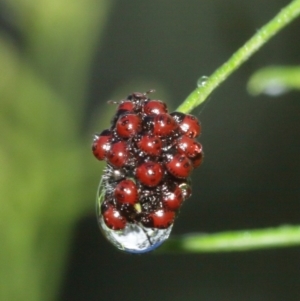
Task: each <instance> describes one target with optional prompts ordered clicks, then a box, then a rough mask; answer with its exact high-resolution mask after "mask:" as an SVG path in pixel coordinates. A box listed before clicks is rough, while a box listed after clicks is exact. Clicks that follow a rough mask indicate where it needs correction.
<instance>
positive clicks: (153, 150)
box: [137, 134, 162, 156]
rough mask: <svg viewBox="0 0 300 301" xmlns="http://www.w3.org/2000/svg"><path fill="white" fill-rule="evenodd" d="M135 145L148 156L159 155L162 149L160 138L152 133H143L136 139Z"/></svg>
mask: <svg viewBox="0 0 300 301" xmlns="http://www.w3.org/2000/svg"><path fill="white" fill-rule="evenodd" d="M137 146H138V148H139V149H141V150H142V151H143V152H144V153H146V154H147V155H150V156H159V155H160V154H161V151H162V142H161V139H160V138H159V137H157V136H155V135H153V134H144V135H142V136H141V137H140V139H139V140H138V141H137Z"/></svg>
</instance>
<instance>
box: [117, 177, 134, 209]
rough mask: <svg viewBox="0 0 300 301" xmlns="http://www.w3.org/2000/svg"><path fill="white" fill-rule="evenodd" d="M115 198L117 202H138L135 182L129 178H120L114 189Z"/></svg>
mask: <svg viewBox="0 0 300 301" xmlns="http://www.w3.org/2000/svg"><path fill="white" fill-rule="evenodd" d="M114 195H115V198H116V200H117V201H118V202H120V203H124V204H131V205H134V204H135V203H137V202H138V190H137V187H136V184H135V183H134V182H133V181H132V180H130V179H126V180H122V181H121V182H119V183H118V184H117V186H116V187H115V190H114Z"/></svg>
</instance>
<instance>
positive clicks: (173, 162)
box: [166, 154, 193, 179]
mask: <svg viewBox="0 0 300 301" xmlns="http://www.w3.org/2000/svg"><path fill="white" fill-rule="evenodd" d="M166 168H167V170H168V172H169V173H170V174H172V175H173V176H174V177H176V178H180V179H185V178H187V177H188V176H189V175H190V173H191V171H192V170H193V165H192V162H191V160H190V159H189V158H188V157H187V156H185V155H183V154H176V155H174V156H172V158H171V159H170V160H169V161H168V162H167V163H166Z"/></svg>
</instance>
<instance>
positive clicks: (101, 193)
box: [96, 178, 173, 254]
mask: <svg viewBox="0 0 300 301" xmlns="http://www.w3.org/2000/svg"><path fill="white" fill-rule="evenodd" d="M103 183H104V180H103V178H102V179H101V181H100V185H99V188H98V192H97V198H96V213H97V221H98V225H99V227H100V230H101V231H102V233H103V235H104V236H105V237H106V239H107V240H108V241H110V242H111V243H112V244H113V245H114V246H115V247H117V248H118V249H120V250H122V251H125V252H129V253H136V254H140V253H146V252H150V251H152V250H154V249H156V248H157V247H159V246H160V245H161V244H162V243H163V242H164V241H165V240H167V239H168V238H169V235H170V233H171V231H172V227H173V224H172V225H171V226H170V227H169V228H167V229H155V228H145V227H144V226H143V225H142V224H141V223H139V222H134V223H130V222H127V224H126V226H125V228H124V229H122V230H118V231H116V230H112V229H110V228H108V227H107V226H106V224H105V222H104V219H103V215H102V213H101V204H102V202H103V201H104V198H105V189H107V190H109V189H110V188H109V187H107V188H105V185H104V184H103Z"/></svg>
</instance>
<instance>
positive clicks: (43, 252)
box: [0, 0, 110, 301]
mask: <svg viewBox="0 0 300 301" xmlns="http://www.w3.org/2000/svg"><path fill="white" fill-rule="evenodd" d="M6 7H7V10H8V12H10V13H11V16H13V19H12V20H13V22H14V25H15V26H16V28H17V29H18V31H19V32H20V34H21V36H22V38H23V48H22V50H20V49H19V48H18V47H17V46H16V45H15V43H14V42H13V41H11V40H10V39H9V38H8V35H6V34H4V33H2V32H0V66H1V73H0V124H1V130H0V133H1V144H0V166H1V168H0V201H1V210H0V239H1V248H0V267H1V268H0V299H1V300H5V301H13V300H14V301H15V300H28V301H34V300H39V301H40V300H43V301H47V300H54V299H55V297H56V294H57V289H58V286H59V283H60V280H61V277H62V276H63V272H62V271H63V264H64V259H65V256H66V251H67V249H68V242H69V240H70V234H71V229H72V226H73V225H74V222H75V221H76V219H77V218H78V216H79V215H80V214H82V213H83V212H84V211H86V210H87V209H89V208H92V207H93V206H94V204H93V202H90V201H89V200H93V197H94V195H93V193H94V190H90V189H89V188H90V187H89V186H88V185H87V182H88V176H93V177H95V178H96V177H97V175H96V172H97V170H95V169H93V168H92V167H91V166H90V161H89V159H90V158H89V156H87V154H86V153H87V151H90V150H89V149H87V145H88V146H89V144H90V143H87V139H86V138H85V137H83V135H82V136H81V135H80V132H82V124H81V122H82V120H83V116H82V115H83V114H82V113H84V105H85V100H86V90H87V82H88V73H89V70H90V63H91V59H92V57H93V52H94V51H95V46H96V42H97V43H98V42H99V41H98V40H97V39H98V38H99V36H100V34H101V30H102V29H103V26H104V24H105V21H106V18H107V15H108V13H109V7H110V4H109V1H105V0H102V1H100V0H99V1H92V0H84V1H83V0H81V1H69V0H54V1H45V0H39V1H36V0H29V1H28V0H26V1H25V0H11V1H7V3H6ZM88 138H90V137H88ZM98 168H99V167H98ZM98 173H99V169H98ZM98 176H99V175H98Z"/></svg>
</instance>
